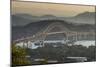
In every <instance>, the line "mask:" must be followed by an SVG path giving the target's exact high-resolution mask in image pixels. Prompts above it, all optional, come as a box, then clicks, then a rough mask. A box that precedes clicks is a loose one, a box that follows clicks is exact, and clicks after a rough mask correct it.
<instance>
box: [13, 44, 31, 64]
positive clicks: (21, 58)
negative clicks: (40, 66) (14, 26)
mask: <svg viewBox="0 0 100 67" xmlns="http://www.w3.org/2000/svg"><path fill="white" fill-rule="evenodd" d="M11 49H12V65H13V66H17V65H26V64H30V63H31V62H30V61H29V60H28V59H27V58H26V56H27V53H26V48H22V47H18V46H15V45H14V44H13V45H12V47H11Z"/></svg>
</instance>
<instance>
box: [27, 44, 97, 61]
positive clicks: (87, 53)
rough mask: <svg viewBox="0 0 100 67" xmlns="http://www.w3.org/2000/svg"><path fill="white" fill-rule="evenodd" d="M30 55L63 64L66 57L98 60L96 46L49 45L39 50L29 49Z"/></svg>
mask: <svg viewBox="0 0 100 67" xmlns="http://www.w3.org/2000/svg"><path fill="white" fill-rule="evenodd" d="M28 53H29V54H30V55H31V56H33V57H34V58H44V59H47V60H49V59H52V60H58V61H61V62H63V61H64V59H65V58H66V57H87V59H88V61H95V60H96V46H90V47H85V46H82V45H72V46H66V45H63V46H58V47H53V46H52V45H48V46H45V47H39V48H37V49H29V50H28Z"/></svg>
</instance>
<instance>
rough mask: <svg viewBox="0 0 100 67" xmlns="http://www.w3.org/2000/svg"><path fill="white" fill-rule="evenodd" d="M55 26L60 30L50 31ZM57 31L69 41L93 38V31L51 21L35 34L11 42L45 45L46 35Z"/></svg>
mask: <svg viewBox="0 0 100 67" xmlns="http://www.w3.org/2000/svg"><path fill="white" fill-rule="evenodd" d="M55 28H59V29H60V30H58V31H53V32H52V30H53V29H55ZM59 33H62V34H64V35H65V39H64V41H65V42H66V40H69V41H79V40H87V39H89V40H91V39H93V40H95V32H77V31H71V30H69V29H68V28H67V27H65V26H64V25H63V24H62V23H61V22H55V23H51V24H50V25H48V27H47V28H46V29H42V30H41V31H40V32H38V33H36V34H35V35H33V36H30V37H26V38H20V39H17V40H14V41H13V43H16V44H17V43H20V42H23V45H24V44H27V45H28V46H29V45H31V43H33V42H34V43H35V42H38V43H39V45H41V46H44V45H45V43H44V41H45V39H46V37H47V36H49V35H52V34H59ZM89 36H90V37H89ZM66 43H67V42H66Z"/></svg>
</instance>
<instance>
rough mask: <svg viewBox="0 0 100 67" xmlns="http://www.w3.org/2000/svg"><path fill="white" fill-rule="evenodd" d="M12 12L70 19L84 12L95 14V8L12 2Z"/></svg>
mask: <svg viewBox="0 0 100 67" xmlns="http://www.w3.org/2000/svg"><path fill="white" fill-rule="evenodd" d="M11 11H12V14H22V13H23V14H30V15H33V16H42V15H54V16H60V17H61V16H62V17H69V16H75V15H77V14H80V13H84V12H95V6H92V5H91V6H86V5H84V6H83V5H72V4H54V3H38V2H22V1H12V5H11Z"/></svg>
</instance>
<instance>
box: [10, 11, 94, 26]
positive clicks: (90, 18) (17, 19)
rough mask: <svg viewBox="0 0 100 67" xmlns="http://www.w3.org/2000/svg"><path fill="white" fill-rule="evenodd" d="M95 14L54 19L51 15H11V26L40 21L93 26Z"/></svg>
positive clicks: (87, 13)
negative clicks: (62, 21) (52, 20)
mask: <svg viewBox="0 0 100 67" xmlns="http://www.w3.org/2000/svg"><path fill="white" fill-rule="evenodd" d="M95 16H96V13H95V12H84V13H81V14H78V15H76V16H74V17H56V16H53V15H44V16H32V15H28V14H15V15H12V25H13V26H24V25H27V24H30V23H33V22H38V21H41V20H50V19H54V20H55V19H58V20H64V21H69V22H72V23H79V24H80V23H82V24H95Z"/></svg>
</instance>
